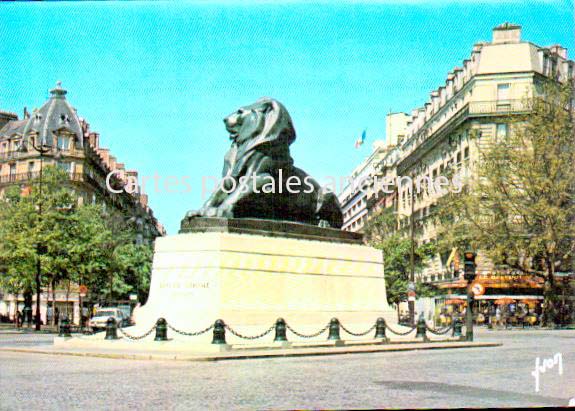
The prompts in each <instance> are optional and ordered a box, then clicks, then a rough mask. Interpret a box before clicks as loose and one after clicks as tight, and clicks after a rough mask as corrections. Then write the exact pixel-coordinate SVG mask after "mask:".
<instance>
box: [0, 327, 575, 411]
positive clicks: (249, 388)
mask: <svg viewBox="0 0 575 411" xmlns="http://www.w3.org/2000/svg"><path fill="white" fill-rule="evenodd" d="M18 338H19V339H18ZM18 338H14V336H10V335H0V346H1V345H12V346H26V345H39V344H45V343H46V342H47V341H48V342H49V338H50V337H49V336H31V337H26V336H19V337H18ZM27 338H29V340H28V341H27V342H26V339H27ZM479 338H480V339H483V340H487V339H489V340H498V341H502V342H503V343H504V346H503V347H498V348H467V349H459V350H437V351H412V352H398V353H377V354H357V355H339V356H333V357H305V358H278V359H262V360H241V361H225V362H214V363H196V362H194V363H187V362H175V361H172V362H167V361H166V362H158V361H134V360H113V359H100V358H83V357H68V356H51V355H39V354H22V353H9V352H0V408H1V409H7V410H12V409H26V410H28V411H29V410H34V409H62V408H66V409H87V408H90V409H92V410H96V409H134V408H136V409H152V408H156V409H204V408H206V407H209V408H210V409H254V408H259V409H261V408H268V409H280V408H281V409H286V408H359V407H362V408H378V407H379V408H381V407H395V408H402V407H466V406H467V407H471V406H473V407H496V406H515V407H518V406H536V405H540V406H552V405H567V404H568V402H569V399H570V398H571V397H575V344H574V343H575V332H574V331H496V332H489V331H482V332H480V335H479ZM556 353H561V354H562V360H563V375H559V374H558V370H557V367H555V368H554V369H552V370H549V371H547V372H546V373H544V374H541V377H540V392H539V393H536V392H535V384H534V382H535V379H534V377H533V376H532V375H531V371H533V369H534V368H535V359H536V357H538V356H539V357H540V358H541V360H543V359H545V358H548V357H552V356H553V355H555V354H556Z"/></svg>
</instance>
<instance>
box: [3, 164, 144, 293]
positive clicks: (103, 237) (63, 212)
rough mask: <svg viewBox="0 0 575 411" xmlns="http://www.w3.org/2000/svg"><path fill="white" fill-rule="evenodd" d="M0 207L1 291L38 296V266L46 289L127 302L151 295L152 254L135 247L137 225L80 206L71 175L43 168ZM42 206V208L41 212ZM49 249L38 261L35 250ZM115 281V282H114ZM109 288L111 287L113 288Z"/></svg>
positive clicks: (14, 189)
mask: <svg viewBox="0 0 575 411" xmlns="http://www.w3.org/2000/svg"><path fill="white" fill-rule="evenodd" d="M1 202H2V204H1V206H0V235H2V239H3V241H2V242H0V270H1V271H0V273H1V275H0V287H2V288H3V289H5V290H7V291H9V292H13V293H21V292H23V293H31V292H32V291H35V274H36V262H37V261H38V258H40V259H41V267H42V273H41V280H42V286H43V287H45V286H50V289H51V290H52V300H54V289H55V287H56V286H64V287H66V289H67V290H68V291H69V290H70V286H71V285H72V284H85V285H87V286H88V288H89V289H90V292H91V294H92V295H94V296H97V297H101V296H106V295H107V296H108V297H110V298H111V297H112V296H116V297H118V298H122V297H126V296H127V293H128V292H133V291H135V292H138V293H139V294H140V295H141V296H142V297H145V294H146V293H147V287H148V286H149V276H150V270H151V256H152V251H151V247H150V246H149V245H136V244H134V239H135V238H136V236H135V232H134V224H131V223H130V222H129V220H128V219H127V218H126V217H125V216H123V215H121V214H120V213H118V212H106V211H105V210H104V208H103V207H102V206H100V205H83V206H78V205H77V203H76V201H75V196H74V193H73V188H72V187H71V186H70V183H69V179H68V175H67V173H66V172H64V171H63V170H60V169H58V168H56V167H51V166H48V167H44V170H43V179H42V190H40V184H39V181H38V180H33V181H31V183H30V186H29V187H24V188H20V187H15V186H14V187H10V188H9V189H7V190H6V192H5V195H4V198H3V199H2V200H1ZM40 205H41V208H40ZM37 244H41V245H43V246H45V252H44V253H42V254H41V255H38V252H37V248H36V245H37ZM110 280H111V281H110ZM110 284H111V287H110Z"/></svg>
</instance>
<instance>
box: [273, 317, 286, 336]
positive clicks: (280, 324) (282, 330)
mask: <svg viewBox="0 0 575 411" xmlns="http://www.w3.org/2000/svg"><path fill="white" fill-rule="evenodd" d="M284 341H287V335H286V322H285V320H284V319H283V318H278V319H277V320H276V336H275V338H274V342H284Z"/></svg>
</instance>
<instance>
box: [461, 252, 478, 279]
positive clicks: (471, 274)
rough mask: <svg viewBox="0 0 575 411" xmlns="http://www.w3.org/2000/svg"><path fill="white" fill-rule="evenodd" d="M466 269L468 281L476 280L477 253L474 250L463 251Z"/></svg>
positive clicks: (464, 275) (465, 274)
mask: <svg viewBox="0 0 575 411" xmlns="http://www.w3.org/2000/svg"><path fill="white" fill-rule="evenodd" d="M463 261H464V271H463V277H464V278H465V279H466V280H467V281H473V280H475V276H476V274H475V253H474V252H473V251H466V252H465V253H463Z"/></svg>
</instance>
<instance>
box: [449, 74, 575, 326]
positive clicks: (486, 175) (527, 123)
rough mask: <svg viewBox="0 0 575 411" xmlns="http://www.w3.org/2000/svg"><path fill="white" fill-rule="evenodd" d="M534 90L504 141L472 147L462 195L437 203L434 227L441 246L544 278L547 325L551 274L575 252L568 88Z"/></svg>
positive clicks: (553, 304) (574, 146)
mask: <svg viewBox="0 0 575 411" xmlns="http://www.w3.org/2000/svg"><path fill="white" fill-rule="evenodd" d="M536 90H537V91H536V92H535V94H534V96H533V97H532V98H529V99H525V104H526V106H527V107H528V108H529V115H525V116H522V117H509V119H508V133H507V135H506V136H505V137H503V138H499V139H494V140H492V141H479V142H480V143H481V144H479V145H478V146H479V147H480V148H481V150H480V154H479V159H478V161H477V162H476V163H475V164H472V165H471V170H470V171H471V172H470V175H469V178H468V180H467V182H466V183H467V184H466V187H465V190H464V191H463V192H462V193H461V194H459V195H457V194H450V195H447V196H445V197H444V198H443V199H442V200H441V201H440V202H439V207H438V210H439V212H438V222H439V226H440V227H441V228H440V234H439V235H440V237H442V238H443V242H444V244H445V246H447V247H449V246H454V245H459V246H463V247H465V246H472V247H473V248H475V249H477V250H479V251H480V253H482V254H483V255H485V256H487V257H488V258H489V259H490V260H491V261H492V262H493V263H494V264H495V265H496V266H500V267H503V268H506V269H514V270H518V271H521V272H524V273H528V274H533V275H537V276H540V277H542V278H544V279H545V280H546V287H545V291H544V294H545V304H544V307H545V312H544V314H545V316H544V318H545V320H546V322H551V321H553V317H554V311H555V310H556V308H557V301H556V298H555V296H556V294H557V288H556V286H555V281H554V273H555V272H556V271H557V270H564V271H567V270H569V271H570V270H572V261H573V254H574V252H575V242H574V238H575V235H574V234H575V225H574V224H573V223H574V221H575V202H574V182H575V168H574V167H573V164H575V138H574V127H573V85H572V84H567V85H561V84H557V83H554V82H553V83H551V82H549V83H542V84H540V85H539V86H538V87H536ZM476 138H478V139H480V138H481V137H479V136H477V137H476Z"/></svg>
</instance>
